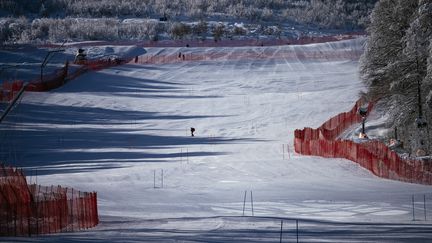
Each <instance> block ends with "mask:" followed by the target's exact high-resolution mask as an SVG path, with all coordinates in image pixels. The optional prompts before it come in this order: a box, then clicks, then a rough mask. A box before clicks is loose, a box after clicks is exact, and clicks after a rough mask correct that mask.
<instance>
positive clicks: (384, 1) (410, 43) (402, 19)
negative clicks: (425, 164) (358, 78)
mask: <svg viewBox="0 0 432 243" xmlns="http://www.w3.org/2000/svg"><path fill="white" fill-rule="evenodd" d="M367 31H368V34H369V37H368V41H367V46H366V51H365V53H364V55H363V57H362V61H361V73H362V76H363V80H364V82H365V84H366V86H367V87H368V91H367V94H366V95H367V96H368V97H369V98H370V99H371V100H378V99H379V102H380V103H381V104H382V105H384V106H385V108H386V110H387V112H388V113H389V119H388V122H387V123H388V128H390V130H391V132H390V134H388V136H389V137H395V135H396V134H394V133H393V131H394V130H395V128H396V131H397V133H399V134H398V138H399V139H400V140H401V142H402V144H401V146H402V147H403V149H404V150H406V151H407V152H408V153H410V154H411V155H416V156H424V155H430V154H431V152H432V150H431V131H430V126H431V125H432V123H431V122H432V119H431V118H432V42H431V40H432V2H431V1H429V0H410V1H406V0H380V1H379V2H378V3H377V5H376V7H375V9H374V10H373V12H372V14H371V24H370V26H369V27H368V29H367Z"/></svg>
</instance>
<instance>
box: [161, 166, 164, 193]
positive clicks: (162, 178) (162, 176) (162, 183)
mask: <svg viewBox="0 0 432 243" xmlns="http://www.w3.org/2000/svg"><path fill="white" fill-rule="evenodd" d="M161 186H162V188H163V187H164V171H163V169H162V171H161Z"/></svg>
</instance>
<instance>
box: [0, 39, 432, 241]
mask: <svg viewBox="0 0 432 243" xmlns="http://www.w3.org/2000/svg"><path fill="white" fill-rule="evenodd" d="M362 45H363V40H361V39H360V40H351V41H343V42H335V43H325V44H314V45H307V46H276V47H242V48H154V49H152V48H149V49H148V50H146V51H148V53H147V54H146V55H150V54H151V55H156V54H163V53H168V54H169V53H178V52H182V53H190V52H191V53H192V52H193V53H201V54H205V53H210V52H211V53H215V52H219V53H221V54H223V55H226V58H225V59H224V58H219V59H218V60H207V61H199V62H198V61H196V62H194V61H179V62H177V63H173V64H158V65H141V64H134V63H131V64H127V65H123V66H119V67H114V68H110V69H106V70H102V71H98V72H90V73H86V74H84V75H82V76H80V77H79V78H77V79H75V80H72V81H71V82H69V83H67V84H66V85H65V86H63V87H61V88H59V89H57V90H54V91H52V92H47V93H26V94H25V96H24V98H23V99H22V101H21V104H20V105H19V106H18V107H17V108H16V109H15V111H14V112H13V114H12V115H11V117H10V118H9V120H8V121H9V122H11V121H15V122H17V123H13V124H12V123H7V124H9V125H10V127H11V129H15V130H16V131H14V134H15V135H14V136H13V144H14V145H15V146H14V151H13V153H15V154H16V155H18V159H17V161H18V162H17V166H19V167H23V168H24V169H25V170H26V171H27V174H28V175H29V180H31V182H35V181H36V177H35V174H36V169H37V174H38V176H37V183H38V184H42V185H51V184H54V185H63V186H71V187H74V188H76V189H79V190H83V191H97V192H98V205H99V214H100V218H101V223H100V225H99V226H97V227H96V228H94V229H90V230H88V231H86V232H80V233H67V234H60V235H56V236H51V237H43V238H33V239H31V240H41V241H43V240H51V241H56V240H60V239H61V240H62V241H66V242H67V241H71V242H81V241H86V240H91V241H92V242H95V241H96V242H99V241H100V242H105V241H118V242H141V241H148V242H177V241H179V242H194V241H195V242H202V241H204V242H278V240H279V233H278V232H279V230H280V218H284V219H286V222H285V225H286V226H285V227H286V232H285V233H284V234H286V237H287V238H286V239H291V241H293V240H294V239H295V237H294V232H295V231H294V229H295V220H294V221H293V219H300V223H299V225H300V226H299V228H300V238H301V237H303V239H304V240H305V241H308V242H313V241H327V242H344V241H349V242H376V241H380V242H386V241H388V242H398V241H400V242H403V241H405V242H412V241H411V240H417V241H418V242H423V240H425V242H426V241H427V239H428V238H429V239H432V233H430V232H432V229H431V227H432V226H431V225H428V224H424V223H427V222H425V221H414V222H413V221H412V217H413V215H412V201H411V200H412V199H411V197H412V195H415V197H416V201H419V202H420V200H423V194H427V193H430V187H428V186H423V185H415V184H409V183H402V182H398V181H391V180H385V179H381V178H378V177H375V176H374V175H372V174H371V173H370V172H368V171H367V170H365V169H363V168H361V167H359V166H358V165H356V164H355V163H353V162H351V161H348V160H343V159H325V158H320V157H308V156H301V155H298V154H295V153H294V152H293V133H294V130H295V129H298V128H303V127H305V126H306V127H318V126H319V125H321V124H322V123H323V122H324V121H326V120H327V119H329V118H330V117H332V116H334V115H336V114H338V113H340V112H343V111H347V110H349V109H350V108H351V107H352V106H353V105H354V103H355V101H356V100H357V99H358V93H359V91H361V90H363V89H364V87H363V85H362V83H361V82H360V80H359V76H358V56H356V55H353V56H352V57H347V55H340V56H338V55H330V56H328V58H326V57H325V55H324V56H321V58H319V59H314V58H307V56H308V55H305V53H311V52H312V53H328V51H332V52H334V53H344V52H346V53H350V52H351V51H353V50H354V51H359V50H360V51H361V49H362ZM108 49H109V48H108ZM101 50H102V49H101ZM233 52H236V53H242V52H257V53H261V52H263V53H264V52H266V53H274V54H277V53H279V52H283V53H294V55H289V56H290V58H265V59H263V58H261V59H256V60H250V59H249V60H243V59H236V58H232V57H231V56H230V54H232V53H233ZM275 56H279V57H280V56H281V55H275ZM282 56H283V55H282ZM293 56H294V57H297V58H293ZM341 56H344V57H343V58H342V57H341ZM191 127H194V128H195V129H196V132H195V136H194V137H191V136H190V128H191ZM31 174H32V176H30V175H31ZM162 176H163V180H162ZM245 195H246V203H245V210H244V211H243V204H244V199H245ZM427 196H428V197H429V200H430V199H431V198H430V194H427ZM251 199H252V200H253V212H252V202H251V201H252V200H251ZM422 208H423V204H418V205H417V203H416V211H415V214H416V215H417V218H422V217H423V211H422V210H423V209H422ZM243 212H244V214H245V215H246V216H252V213H253V215H254V216H255V218H251V217H241V216H242V215H243ZM428 213H429V216H428V217H432V213H431V212H430V211H429V212H428ZM257 216H258V218H257ZM429 222H430V221H429ZM14 240H16V239H14ZM19 240H22V241H25V240H26V239H19Z"/></svg>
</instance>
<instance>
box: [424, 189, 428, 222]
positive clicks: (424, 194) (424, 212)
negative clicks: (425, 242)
mask: <svg viewBox="0 0 432 243" xmlns="http://www.w3.org/2000/svg"><path fill="white" fill-rule="evenodd" d="M423 207H424V218H425V221H426V220H427V219H426V194H424V195H423Z"/></svg>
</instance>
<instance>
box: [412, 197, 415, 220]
mask: <svg viewBox="0 0 432 243" xmlns="http://www.w3.org/2000/svg"><path fill="white" fill-rule="evenodd" d="M412 209H413V221H415V211H414V195H412Z"/></svg>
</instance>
